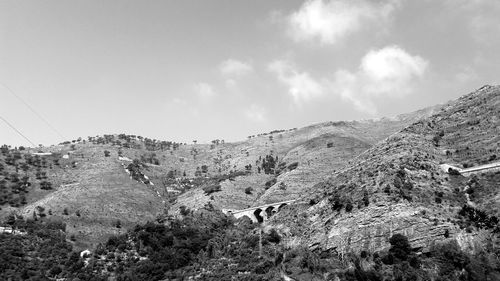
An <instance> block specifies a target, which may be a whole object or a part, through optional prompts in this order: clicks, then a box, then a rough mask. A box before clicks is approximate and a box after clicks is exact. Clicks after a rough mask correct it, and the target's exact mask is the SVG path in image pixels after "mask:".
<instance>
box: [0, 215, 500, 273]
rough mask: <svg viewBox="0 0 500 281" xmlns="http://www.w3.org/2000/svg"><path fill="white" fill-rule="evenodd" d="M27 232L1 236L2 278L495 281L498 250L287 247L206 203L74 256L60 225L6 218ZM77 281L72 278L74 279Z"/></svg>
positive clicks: (452, 244)
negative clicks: (353, 250) (348, 250)
mask: <svg viewBox="0 0 500 281" xmlns="http://www.w3.org/2000/svg"><path fill="white" fill-rule="evenodd" d="M6 224H8V225H9V226H11V227H13V228H15V229H19V230H22V231H23V232H26V234H15V235H13V234H0V253H2V254H1V255H0V279H1V280H28V279H29V280H54V279H66V280H110V279H112V280H118V281H122V280H123V281H125V280H191V279H197V280H209V281H210V280H213V281H215V280H234V278H235V277H237V280H282V278H283V276H288V277H290V278H292V279H293V280H443V281H445V280H450V281H451V280H499V279H500V263H499V261H498V258H497V255H498V254H500V248H499V247H498V245H497V244H494V243H493V244H492V245H490V246H491V247H488V248H485V249H483V250H482V251H479V252H477V253H476V254H474V255H472V254H467V253H465V252H463V251H461V250H460V247H459V246H458V244H457V243H456V241H455V240H453V239H452V238H450V239H445V241H443V242H438V243H436V244H435V245H434V246H431V247H430V248H429V251H427V252H426V253H425V254H421V253H419V252H417V251H416V250H415V249H414V248H413V247H412V245H411V244H410V242H409V241H408V239H407V237H405V236H404V235H401V234H395V235H393V236H392V237H390V239H389V242H390V248H389V249H388V250H386V251H380V252H373V253H372V252H368V251H361V252H360V253H343V254H342V255H341V254H339V253H337V252H335V251H322V250H321V249H319V248H318V249H316V250H310V249H308V248H307V247H304V246H300V245H299V246H294V247H290V246H286V244H287V243H282V240H283V237H282V236H281V235H280V234H279V233H278V232H277V231H276V230H274V229H267V230H265V231H263V232H261V231H262V228H261V227H260V225H259V224H256V223H252V222H251V221H250V220H249V219H248V218H245V217H244V218H241V219H239V220H234V218H230V217H227V216H225V215H224V214H222V212H220V211H218V210H215V209H213V208H212V207H211V206H210V205H208V206H206V207H204V208H202V209H200V210H198V211H196V212H192V211H190V210H189V209H186V208H184V209H183V212H182V215H181V216H180V217H178V218H173V217H166V216H160V217H158V218H157V220H156V221H155V222H147V223H145V224H142V225H137V226H136V227H135V228H133V229H131V230H129V231H128V232H127V233H126V234H123V235H119V236H113V237H111V238H110V239H109V240H107V242H106V243H102V244H99V245H98V246H97V247H96V248H95V249H93V250H92V252H91V253H90V255H83V254H82V256H80V254H79V253H78V252H75V251H73V248H72V244H71V242H68V240H67V238H66V233H65V225H64V224H63V223H59V222H51V221H41V220H40V221H23V220H20V219H19V218H17V219H16V218H15V217H10V218H9V220H8V221H7V222H6ZM76 278H78V279H76Z"/></svg>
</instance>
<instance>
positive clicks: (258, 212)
mask: <svg viewBox="0 0 500 281" xmlns="http://www.w3.org/2000/svg"><path fill="white" fill-rule="evenodd" d="M295 201H296V200H288V201H282V202H276V203H272V204H266V205H261V206H256V207H251V208H247V209H243V210H232V209H223V210H222V212H224V213H225V214H228V215H229V214H232V215H233V216H234V217H235V218H237V219H238V218H241V217H244V216H247V217H249V218H250V219H251V220H252V222H257V223H262V222H264V221H266V220H268V219H269V218H270V217H271V216H273V215H274V214H276V213H277V212H279V211H280V210H281V209H282V208H283V207H285V206H287V205H290V204H292V203H294V202H295Z"/></svg>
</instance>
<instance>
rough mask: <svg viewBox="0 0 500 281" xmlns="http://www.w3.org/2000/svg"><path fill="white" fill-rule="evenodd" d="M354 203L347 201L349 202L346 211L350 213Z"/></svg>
mask: <svg viewBox="0 0 500 281" xmlns="http://www.w3.org/2000/svg"><path fill="white" fill-rule="evenodd" d="M352 208H353V206H352V203H351V202H347V204H346V205H345V211H346V212H348V213H350V212H351V211H352Z"/></svg>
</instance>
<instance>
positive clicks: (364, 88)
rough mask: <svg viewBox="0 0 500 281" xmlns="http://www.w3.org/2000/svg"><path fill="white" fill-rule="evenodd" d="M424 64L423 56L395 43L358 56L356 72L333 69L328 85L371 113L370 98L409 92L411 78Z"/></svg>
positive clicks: (374, 110) (418, 75) (420, 75)
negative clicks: (359, 58)
mask: <svg viewBox="0 0 500 281" xmlns="http://www.w3.org/2000/svg"><path fill="white" fill-rule="evenodd" d="M428 64H429V63H428V62H427V61H426V60H425V59H423V58H421V57H419V56H416V55H410V54H408V53H407V52H406V51H405V50H403V49H401V48H400V47H398V46H388V47H385V48H383V49H380V50H371V51H369V52H368V53H367V54H366V55H365V56H364V57H363V58H362V60H361V64H360V66H359V69H358V70H357V71H356V72H354V73H352V72H349V71H347V70H339V71H337V72H336V73H335V75H334V79H333V81H331V87H332V89H333V90H334V91H335V92H337V93H338V94H340V96H341V97H342V98H343V99H344V100H347V101H349V102H351V103H353V104H354V106H355V107H356V109H358V110H360V111H363V112H367V113H370V114H374V113H376V108H375V105H374V103H373V99H382V98H388V97H401V96H404V95H407V94H409V93H410V92H411V91H412V90H413V84H414V81H415V80H416V79H419V78H421V77H423V75H424V74H425V71H426V70H427V68H428Z"/></svg>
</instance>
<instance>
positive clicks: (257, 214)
mask: <svg viewBox="0 0 500 281" xmlns="http://www.w3.org/2000/svg"><path fill="white" fill-rule="evenodd" d="M261 213H262V210H261V209H256V210H255V211H254V212H253V215H254V217H255V219H256V220H257V222H258V223H262V222H264V217H263V216H261Z"/></svg>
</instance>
